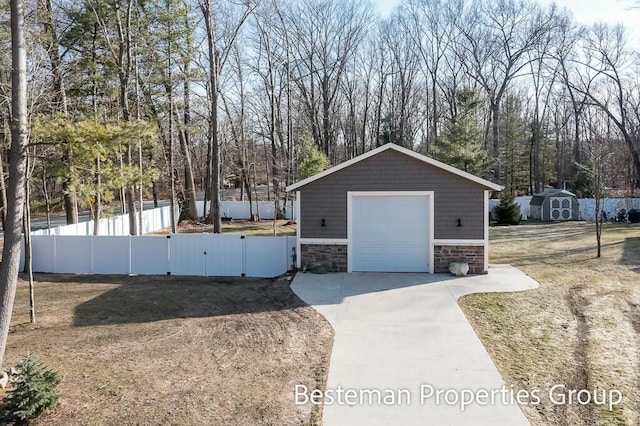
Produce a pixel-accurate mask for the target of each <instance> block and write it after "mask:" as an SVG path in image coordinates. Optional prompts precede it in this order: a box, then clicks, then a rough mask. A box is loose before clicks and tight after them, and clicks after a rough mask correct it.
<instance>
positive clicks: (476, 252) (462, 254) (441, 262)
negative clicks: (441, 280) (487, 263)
mask: <svg viewBox="0 0 640 426" xmlns="http://www.w3.org/2000/svg"><path fill="white" fill-rule="evenodd" d="M433 262H434V265H433V267H434V272H449V264H450V263H451V262H467V263H468V264H469V273H470V274H485V273H486V272H487V271H485V270H484V247H483V246H438V245H436V246H435V247H434V248H433Z"/></svg>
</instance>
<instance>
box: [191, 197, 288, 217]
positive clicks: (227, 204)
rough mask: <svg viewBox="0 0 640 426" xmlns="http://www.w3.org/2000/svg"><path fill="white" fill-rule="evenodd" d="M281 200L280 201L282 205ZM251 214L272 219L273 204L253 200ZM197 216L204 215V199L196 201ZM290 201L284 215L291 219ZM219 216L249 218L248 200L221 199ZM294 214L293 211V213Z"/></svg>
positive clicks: (249, 207)
mask: <svg viewBox="0 0 640 426" xmlns="http://www.w3.org/2000/svg"><path fill="white" fill-rule="evenodd" d="M282 203H283V201H281V202H280V205H281V206H282ZM251 204H252V207H253V214H257V215H258V216H259V217H260V219H262V220H270V219H273V216H274V211H275V208H274V205H273V201H257V202H256V201H253V202H252V203H251ZM197 205H198V216H199V217H202V216H204V201H198V202H197ZM210 205H211V204H210V202H209V201H207V211H209V206H210ZM291 210H292V206H291V201H290V200H289V202H288V203H287V206H286V211H285V217H286V218H287V219H289V220H291V217H292V216H291ZM220 216H222V217H228V218H231V219H251V206H250V205H249V202H248V201H222V202H221V203H220ZM294 216H295V213H294Z"/></svg>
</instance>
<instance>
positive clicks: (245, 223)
mask: <svg viewBox="0 0 640 426" xmlns="http://www.w3.org/2000/svg"><path fill="white" fill-rule="evenodd" d="M274 228H275V235H276V236H284V235H287V236H295V235H296V224H295V223H294V222H291V221H288V220H276V222H275V224H274V222H273V220H261V221H258V222H251V221H249V220H233V221H230V222H222V232H223V233H230V234H244V235H249V236H262V237H271V236H273V235H274ZM170 232H171V228H164V229H161V230H158V231H155V232H152V234H154V235H164V234H168V233H170ZM178 232H182V233H199V232H208V233H213V225H209V224H204V223H192V222H186V221H185V222H181V223H180V224H179V225H178Z"/></svg>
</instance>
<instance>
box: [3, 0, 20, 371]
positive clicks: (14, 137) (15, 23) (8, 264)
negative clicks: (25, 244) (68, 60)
mask: <svg viewBox="0 0 640 426" xmlns="http://www.w3.org/2000/svg"><path fill="white" fill-rule="evenodd" d="M10 5H11V63H12V73H11V89H12V93H11V105H12V120H11V156H10V158H9V175H10V176H11V180H10V181H9V185H8V188H7V199H8V201H9V203H8V206H7V207H8V208H7V227H6V228H5V231H4V250H3V252H2V263H1V264H0V303H1V306H0V368H1V367H2V366H3V365H4V354H5V349H6V347H7V338H8V336H9V326H10V324H11V311H12V309H13V301H14V299H15V295H16V286H17V284H18V270H19V268H20V250H21V247H20V246H21V244H20V243H21V240H22V235H21V231H22V214H23V210H24V200H25V191H24V188H25V180H26V176H25V175H26V159H27V157H26V149H27V49H26V46H25V40H24V27H25V24H24V13H23V9H22V1H21V0H11V1H10Z"/></svg>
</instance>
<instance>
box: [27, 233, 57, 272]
mask: <svg viewBox="0 0 640 426" xmlns="http://www.w3.org/2000/svg"><path fill="white" fill-rule="evenodd" d="M31 255H32V259H33V270H34V272H53V271H54V261H55V256H56V237H55V236H49V235H32V236H31Z"/></svg>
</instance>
